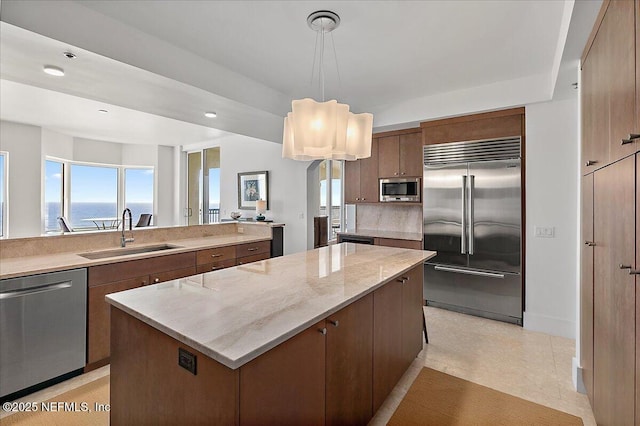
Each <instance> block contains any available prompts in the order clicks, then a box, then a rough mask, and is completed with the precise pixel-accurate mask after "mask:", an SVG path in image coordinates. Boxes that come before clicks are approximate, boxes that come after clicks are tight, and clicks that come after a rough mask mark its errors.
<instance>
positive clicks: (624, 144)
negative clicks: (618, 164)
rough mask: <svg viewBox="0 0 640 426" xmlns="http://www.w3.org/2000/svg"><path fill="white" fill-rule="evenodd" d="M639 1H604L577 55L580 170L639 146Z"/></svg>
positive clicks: (601, 163) (604, 162)
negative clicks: (579, 71)
mask: <svg viewBox="0 0 640 426" xmlns="http://www.w3.org/2000/svg"><path fill="white" fill-rule="evenodd" d="M639 4H640V2H639V1H638V0H635V2H634V1H619V0H614V1H605V2H604V3H603V6H602V9H601V11H600V15H599V17H598V19H597V21H596V25H595V27H594V29H593V31H592V33H591V37H590V39H589V42H588V43H587V46H586V47H585V51H584V54H583V57H582V134H583V145H582V172H583V174H587V173H590V172H592V171H594V170H595V169H597V168H600V167H603V166H605V165H606V164H608V163H610V162H613V161H616V160H619V159H621V158H623V157H626V156H627V155H630V154H633V153H634V152H636V151H637V150H638V147H639V146H640V130H639V128H638V126H639V123H638V121H639V120H640V119H639V118H638V115H640V111H639V110H638V108H639V105H638V103H639V102H640V101H638V98H639V97H640V95H639V94H638V90H639V89H638V88H636V81H639V80H640V76H638V73H639V72H640V70H638V69H637V68H638V65H637V63H638V58H637V55H636V51H637V49H638V47H637V46H636V44H637V43H636V38H638V36H637V34H636V31H635V26H636V25H638V24H637V23H636V16H637V14H638V11H637V9H638V8H639V7H640V6H639Z"/></svg>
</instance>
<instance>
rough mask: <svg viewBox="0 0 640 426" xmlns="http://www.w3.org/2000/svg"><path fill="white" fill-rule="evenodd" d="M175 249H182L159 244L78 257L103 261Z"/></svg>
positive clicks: (95, 252) (84, 254) (97, 252)
mask: <svg viewBox="0 0 640 426" xmlns="http://www.w3.org/2000/svg"><path fill="white" fill-rule="evenodd" d="M176 248H182V247H181V246H174V245H172V244H159V245H155V246H146V247H131V248H126V247H124V248H119V249H113V250H103V251H93V252H90V253H79V254H78V256H82V257H84V258H85V259H91V260H96V259H105V258H107V257H118V256H128V255H130V254H140V253H152V252H154V251H162V250H171V249H176Z"/></svg>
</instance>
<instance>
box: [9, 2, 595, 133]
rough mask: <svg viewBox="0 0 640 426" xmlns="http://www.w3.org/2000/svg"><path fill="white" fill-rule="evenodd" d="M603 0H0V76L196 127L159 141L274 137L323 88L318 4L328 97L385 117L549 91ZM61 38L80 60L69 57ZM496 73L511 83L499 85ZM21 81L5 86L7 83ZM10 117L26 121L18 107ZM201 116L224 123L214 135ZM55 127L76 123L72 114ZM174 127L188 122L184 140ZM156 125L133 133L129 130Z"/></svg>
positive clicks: (378, 119)
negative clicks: (317, 60)
mask: <svg viewBox="0 0 640 426" xmlns="http://www.w3.org/2000/svg"><path fill="white" fill-rule="evenodd" d="M600 3H601V0H594V1H589V0H583V1H579V2H576V3H575V4H574V3H573V1H568V2H565V1H554V0H536V1H526V0H515V1H505V0H499V1H490V0H478V1H304V2H290V1H184V0H183V1H171V0H165V1H141V0H137V1H127V0H120V1H115V2H114V1H102V0H94V1H58V0H50V1H48V2H38V1H24V0H23V1H16V0H2V3H0V6H1V8H2V9H1V10H0V19H1V20H2V21H3V23H2V27H1V30H2V33H1V34H0V36H1V38H0V43H1V45H0V60H1V61H0V64H1V76H2V78H3V79H7V80H12V81H14V82H19V83H23V84H24V85H27V86H36V87H39V88H44V89H50V90H53V91H56V92H63V93H66V94H68V95H73V96H77V97H81V98H88V99H91V100H93V101H97V102H103V103H108V104H112V105H117V106H120V107H122V108H121V109H122V110H125V109H128V110H134V111H135V110H138V111H145V112H146V113H150V114H154V115H157V116H160V117H169V118H174V119H176V120H180V121H184V122H188V123H195V124H197V125H198V126H197V127H196V128H194V129H191V131H186V128H185V127H184V126H186V124H184V125H183V126H182V127H180V126H178V127H172V129H173V130H174V131H175V132H176V133H171V132H168V133H167V132H160V133H162V134H170V135H171V137H170V140H167V141H165V140H164V139H162V137H161V136H162V135H160V140H162V141H163V143H166V144H172V145H176V144H188V143H193V142H199V141H202V140H207V139H209V138H211V139H213V138H216V137H221V136H224V135H225V134H226V133H225V132H232V133H240V134H245V135H249V136H254V137H258V138H261V139H265V140H270V141H279V140H280V139H281V132H282V117H283V116H284V115H286V112H287V111H288V110H289V108H290V101H291V99H294V98H301V97H315V98H319V97H320V91H319V89H318V84H317V80H316V82H315V83H314V84H313V85H311V84H310V80H311V70H312V65H313V53H314V43H315V38H316V34H315V33H314V32H313V31H311V30H310V29H309V28H308V27H307V24H306V17H307V16H308V14H309V13H311V12H313V11H315V10H322V9H330V10H333V11H334V12H336V13H338V14H339V15H340V17H341V19H342V22H341V25H340V27H339V28H338V29H336V30H335V31H334V33H333V42H335V52H336V54H337V58H338V67H339V74H340V81H338V79H337V72H336V66H335V61H334V58H333V49H332V48H331V47H332V44H331V40H330V39H329V40H328V46H329V48H330V49H329V50H328V51H327V53H326V54H325V59H326V67H325V70H326V74H327V78H326V87H327V90H326V98H327V99H329V98H334V97H335V98H337V99H338V100H339V101H340V102H345V103H348V104H350V105H351V108H352V110H353V111H355V112H363V111H366V112H373V113H374V117H375V119H374V120H375V121H374V125H375V126H381V125H382V126H389V125H394V124H399V123H403V122H409V121H413V120H416V119H417V118H418V119H427V118H432V117H435V116H438V112H437V106H438V105H437V103H436V104H435V105H434V100H436V99H438V100H441V99H444V98H443V97H446V95H447V94H448V93H464V91H465V90H468V91H470V92H469V93H471V91H472V90H474V88H478V87H491V88H495V90H496V91H500V90H507V89H505V88H506V87H508V88H509V89H508V90H509V91H513V92H515V93H516V95H517V96H513V97H512V99H511V100H510V101H509V102H510V103H511V104H521V105H522V104H526V103H531V102H536V101H540V100H548V99H549V98H550V97H551V94H553V91H554V88H555V85H556V76H557V74H558V72H559V70H560V59H562V61H563V63H569V62H575V61H576V60H577V59H578V57H579V54H580V50H581V49H580V48H581V47H582V46H584V43H585V41H586V37H587V36H588V32H589V30H590V28H591V26H592V25H593V20H594V19H595V15H596V14H597V10H598V9H599V5H600ZM569 20H571V25H570V26H569ZM5 23H8V24H12V25H8V24H5ZM23 28H24V29H26V30H29V31H25V30H23ZM33 32H35V33H38V34H34V33H33ZM567 33H568V36H567ZM565 40H566V43H565ZM565 46H568V47H567V49H566V50H565ZM576 46H579V47H580V48H578V47H576ZM68 49H70V50H72V51H73V52H74V53H76V54H78V58H77V59H75V60H72V61H69V60H67V59H66V58H64V56H62V51H64V50H68ZM45 63H51V64H55V65H59V66H62V67H63V68H65V70H67V71H68V72H67V75H66V76H65V77H63V78H61V79H54V78H52V77H49V76H46V75H45V74H44V73H42V72H41V69H42V65H43V64H45ZM561 75H562V73H561ZM569 78H571V77H569ZM559 80H560V79H559ZM503 82H509V86H506V85H505V86H504V88H502V87H501V86H500V85H501V84H502V83H503ZM520 82H521V83H520ZM518 84H521V85H522V86H526V87H523V88H522V92H521V93H522V94H521V95H520V92H519V91H518V90H519V89H520V88H518V87H516V90H514V86H517V85H518ZM19 86H20V85H16V84H13V85H12V87H13V89H14V91H15V92H16V93H17V92H18V91H19V88H20V87H19ZM4 87H5V84H4V83H3V86H2V89H3V93H2V98H3V99H2V109H1V110H0V114H1V115H0V116H1V117H2V118H5V112H6V111H7V110H9V111H11V110H12V109H13V108H17V105H15V103H14V102H10V99H9V100H8V101H7V102H5V99H4V97H5V94H4ZM25 90H26V89H25ZM26 93H27V92H25V94H26ZM16 96H18V97H19V96H20V95H18V94H16ZM29 96H36V95H33V93H31V94H29ZM43 96H45V95H43ZM51 96H53V95H52V94H51V93H48V94H47V95H46V96H45V97H47V98H50V97H51ZM62 98H63V97H60V98H59V99H57V100H56V102H63V100H62ZM545 98H546V99H545ZM34 99H37V97H36V98H34ZM23 103H24V102H23ZM76 103H77V104H78V105H81V106H82V108H93V107H94V105H93V104H87V103H83V102H76ZM403 103H405V104H407V105H412V106H413V108H412V111H410V113H406V114H404V113H402V109H400V110H399V109H398V108H397V106H398V105H401V104H403ZM430 103H431V105H429V104H430ZM487 105H490V104H487ZM499 106H502V107H507V106H511V105H499ZM434 107H435V109H434ZM489 107H490V106H489ZM394 108H395V109H394ZM452 108H453V110H456V109H455V106H454V107H452ZM478 108H482V107H478ZM65 109H66V108H65ZM458 109H460V108H458ZM204 110H215V111H216V112H218V118H216V119H215V120H213V121H212V120H210V119H206V118H204V117H203V116H202V113H203V112H204ZM68 111H73V110H68ZM391 111H393V113H391ZM398 111H400V113H399V112H398ZM433 111H435V112H433ZM444 111H445V110H444V109H443V113H442V114H443V115H447V112H444ZM122 112H123V113H124V111H122ZM132 114H133V112H132ZM41 115H43V116H46V113H45V112H44V111H42V114H41ZM15 116H21V117H22V119H23V120H24V119H25V113H24V112H22V113H15ZM59 118H60V117H59ZM6 119H9V118H8V116H7V118H6ZM40 119H42V118H40ZM136 119H138V117H136ZM159 119H160V118H159ZM34 120H35V119H34ZM97 120H98V119H96V120H93V119H92V118H91V115H90V114H88V115H87V114H85V115H84V116H83V120H76V121H78V122H79V123H76V126H81V123H84V126H85V127H86V128H85V129H80V128H78V129H77V131H83V132H85V134H86V133H90V129H88V128H89V127H90V126H91V125H94V124H96V123H97ZM134 121H135V120H129V122H134ZM33 124H37V123H35V122H34V123H33ZM173 124H175V123H173ZM150 126H151V127H153V124H152V121H151V122H150ZM200 126H204V127H213V128H217V129H220V130H223V131H224V132H219V133H212V134H209V133H207V132H206V131H203V129H201V128H200ZM59 128H65V129H67V130H68V131H73V127H72V125H71V124H70V123H66V124H65V125H63V126H59ZM143 128H144V127H143ZM138 130H140V129H138ZM182 132H184V133H182ZM96 133H100V134H101V135H102V136H101V138H105V139H107V140H114V141H119V140H116V139H119V138H121V134H118V135H117V138H116V137H115V136H113V137H108V135H106V134H105V133H108V128H104V129H101V130H100V132H96ZM120 133H122V132H120ZM174 134H177V135H181V134H183V137H182V138H179V139H181V141H180V142H178V141H176V139H175V138H174ZM84 137H90V136H84ZM154 137H157V135H156V136H153V137H150V138H144V136H141V135H140V133H136V134H135V138H134V139H138V138H140V140H141V141H142V140H143V139H144V140H148V139H153V138H154ZM202 137H206V138H207V139H200V138H202Z"/></svg>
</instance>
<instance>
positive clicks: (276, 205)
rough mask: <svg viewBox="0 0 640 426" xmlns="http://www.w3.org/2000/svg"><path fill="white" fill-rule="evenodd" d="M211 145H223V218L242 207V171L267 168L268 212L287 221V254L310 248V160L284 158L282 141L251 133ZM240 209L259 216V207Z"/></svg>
mask: <svg viewBox="0 0 640 426" xmlns="http://www.w3.org/2000/svg"><path fill="white" fill-rule="evenodd" d="M208 146H220V214H221V216H222V218H228V217H229V214H230V213H231V212H232V211H235V210H238V173H242V172H253V171H261V170H267V171H268V172H269V210H268V211H267V213H266V214H265V216H266V217H267V219H273V220H274V221H276V222H281V223H284V224H285V228H284V253H285V254H291V253H296V252H300V251H304V250H307V222H308V219H307V218H308V216H309V215H308V212H307V168H308V167H309V165H310V163H309V162H306V161H294V160H287V159H283V158H282V145H280V144H276V143H272V142H267V141H263V140H259V139H254V138H251V137H248V136H240V135H235V136H229V137H226V138H223V139H220V140H216V141H215V142H212V143H211V144H210V145H208ZM239 211H241V212H242V214H243V216H245V217H249V216H255V211H250V210H239ZM312 216H313V215H312ZM311 244H313V241H311Z"/></svg>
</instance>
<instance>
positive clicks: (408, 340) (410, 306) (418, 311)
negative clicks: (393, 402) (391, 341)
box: [400, 265, 424, 372]
mask: <svg viewBox="0 0 640 426" xmlns="http://www.w3.org/2000/svg"><path fill="white" fill-rule="evenodd" d="M423 273H424V267H423V266H422V265H419V266H417V267H415V268H413V269H412V270H410V271H409V272H407V273H406V274H403V275H402V277H401V278H400V279H401V280H403V281H404V282H403V283H402V359H403V360H404V369H403V372H404V371H405V370H406V369H407V368H408V367H409V365H411V363H412V362H413V360H414V359H415V358H416V356H418V353H420V351H421V350H422V324H423V315H424V311H423V310H422V306H423V305H424V296H423V295H422V275H423Z"/></svg>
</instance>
